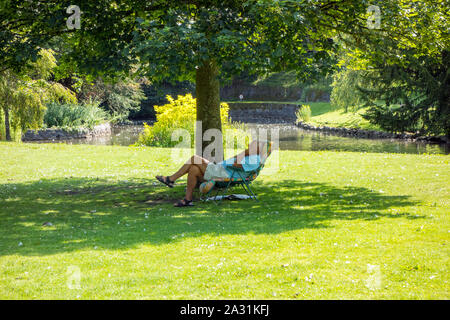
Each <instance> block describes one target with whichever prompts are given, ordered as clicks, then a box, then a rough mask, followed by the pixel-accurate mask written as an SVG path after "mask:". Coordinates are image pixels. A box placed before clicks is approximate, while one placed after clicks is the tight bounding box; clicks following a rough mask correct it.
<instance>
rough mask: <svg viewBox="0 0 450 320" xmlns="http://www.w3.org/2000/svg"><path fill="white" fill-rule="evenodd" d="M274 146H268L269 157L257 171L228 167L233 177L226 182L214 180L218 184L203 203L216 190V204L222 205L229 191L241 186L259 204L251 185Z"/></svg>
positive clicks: (206, 195) (204, 199)
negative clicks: (218, 198) (219, 197)
mask: <svg viewBox="0 0 450 320" xmlns="http://www.w3.org/2000/svg"><path fill="white" fill-rule="evenodd" d="M271 147H272V144H271V143H270V144H268V145H267V156H266V159H264V161H263V162H261V164H260V166H259V167H258V168H256V169H255V170H250V171H244V170H243V169H242V168H236V167H234V166H233V165H228V166H227V169H230V170H231V171H232V174H231V177H230V178H229V180H228V181H226V180H225V181H224V180H214V181H215V182H216V183H215V185H214V187H213V188H211V190H209V191H208V192H207V193H206V194H205V195H204V198H202V197H200V199H201V200H202V201H206V199H207V198H208V196H209V195H211V194H212V193H213V190H214V189H216V194H215V196H214V203H216V204H218V203H221V202H222V200H223V198H224V196H225V195H227V191H228V190H229V189H230V188H232V187H235V186H237V185H241V186H242V188H243V189H244V191H245V192H246V193H247V195H249V196H250V199H253V200H255V201H257V202H259V200H258V197H257V196H256V194H255V193H254V192H253V190H252V188H251V187H250V184H251V183H252V182H253V180H255V179H256V178H257V177H258V176H259V173H260V172H261V170H262V169H263V168H264V164H265V160H267V158H268V157H269V156H270V153H271V149H272V148H271ZM243 173H245V175H246V177H245V178H244V177H243ZM219 194H220V195H221V196H222V198H221V199H220V200H217V197H218V196H219Z"/></svg>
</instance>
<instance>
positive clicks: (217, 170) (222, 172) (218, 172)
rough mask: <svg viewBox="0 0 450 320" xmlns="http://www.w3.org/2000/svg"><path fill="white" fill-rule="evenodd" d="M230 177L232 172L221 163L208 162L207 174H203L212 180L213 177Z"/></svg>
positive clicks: (205, 177) (207, 179)
mask: <svg viewBox="0 0 450 320" xmlns="http://www.w3.org/2000/svg"><path fill="white" fill-rule="evenodd" d="M229 177H230V174H229V173H228V171H227V170H226V169H225V168H224V166H223V165H222V164H221V163H213V162H210V163H208V166H207V167H206V171H205V174H204V176H203V179H205V180H206V181H209V180H212V179H227V178H229Z"/></svg>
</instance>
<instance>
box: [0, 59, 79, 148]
mask: <svg viewBox="0 0 450 320" xmlns="http://www.w3.org/2000/svg"><path fill="white" fill-rule="evenodd" d="M55 67H56V59H55V58H54V56H53V52H52V51H51V50H41V51H40V52H39V58H38V59H37V61H36V62H35V63H32V64H29V65H28V67H27V68H26V69H25V70H26V74H23V73H15V72H13V71H12V70H5V71H3V72H1V73H0V108H1V109H2V111H3V116H4V124H5V138H6V140H8V141H10V140H11V127H12V129H13V130H16V129H17V128H20V129H21V130H22V131H23V130H26V129H29V128H35V129H37V128H38V127H40V126H41V125H42V120H43V117H44V112H45V104H46V103H48V102H52V101H58V102H76V97H75V94H74V93H73V92H71V91H70V90H68V89H67V88H65V87H64V86H62V85H61V84H59V83H55V82H52V81H49V80H48V79H49V78H50V77H51V75H52V73H51V72H52V69H53V68H55Z"/></svg>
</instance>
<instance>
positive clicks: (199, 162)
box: [169, 155, 209, 182]
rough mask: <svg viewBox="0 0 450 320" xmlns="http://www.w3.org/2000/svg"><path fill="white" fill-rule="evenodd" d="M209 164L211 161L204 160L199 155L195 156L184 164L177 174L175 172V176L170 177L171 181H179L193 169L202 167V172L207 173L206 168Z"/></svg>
mask: <svg viewBox="0 0 450 320" xmlns="http://www.w3.org/2000/svg"><path fill="white" fill-rule="evenodd" d="M208 163H209V161H208V160H207V159H205V158H202V157H200V156H197V155H194V156H192V157H191V158H190V159H189V160H188V161H186V163H185V164H183V165H182V166H181V168H180V169H178V171H177V172H175V173H174V174H173V175H171V176H169V180H170V181H172V182H175V181H176V180H177V179H179V178H180V177H182V176H184V175H185V174H186V173H188V172H189V170H190V169H191V168H198V167H200V168H201V170H202V172H203V173H204V172H205V171H206V167H207V166H208ZM199 170H200V169H199Z"/></svg>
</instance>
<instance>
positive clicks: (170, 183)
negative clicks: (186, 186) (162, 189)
mask: <svg viewBox="0 0 450 320" xmlns="http://www.w3.org/2000/svg"><path fill="white" fill-rule="evenodd" d="M156 179H157V180H158V181H159V182H161V183H164V184H165V185H166V186H168V187H169V188H173V184H174V182H173V181H170V179H169V177H164V176H156Z"/></svg>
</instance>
